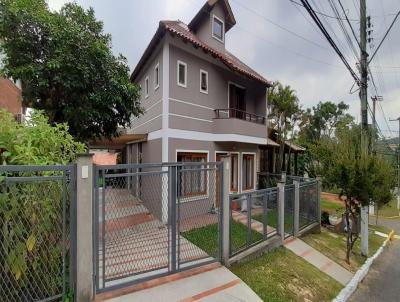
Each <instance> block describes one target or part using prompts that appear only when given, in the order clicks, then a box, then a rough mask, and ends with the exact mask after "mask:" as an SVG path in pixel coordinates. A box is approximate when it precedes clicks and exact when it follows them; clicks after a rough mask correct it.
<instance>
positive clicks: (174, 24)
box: [131, 21, 272, 86]
mask: <svg viewBox="0 0 400 302" xmlns="http://www.w3.org/2000/svg"><path fill="white" fill-rule="evenodd" d="M166 31H168V32H170V33H172V34H174V35H177V36H179V37H181V38H182V39H184V40H186V41H188V42H191V43H192V44H193V45H195V46H198V47H201V48H202V49H204V50H205V51H207V52H209V53H210V54H211V55H213V56H215V57H216V58H218V59H219V60H221V62H222V63H224V64H225V65H226V66H227V67H228V68H230V69H232V70H233V71H236V72H238V73H241V74H242V75H244V76H247V77H249V78H252V79H254V80H257V81H259V82H261V83H263V84H265V85H267V86H271V85H272V83H271V82H269V81H268V80H266V79H265V78H264V77H263V76H261V75H260V74H259V73H257V72H256V71H254V70H253V69H251V68H250V67H249V66H247V65H246V64H245V63H243V62H242V61H240V60H239V59H238V58H237V57H235V56H234V55H233V54H231V53H230V52H228V51H226V50H225V51H224V52H221V51H219V50H216V49H215V48H213V47H211V46H210V45H208V44H206V43H204V42H203V41H201V40H200V39H199V38H198V37H197V36H196V35H195V34H194V33H193V32H192V31H190V30H189V28H188V26H187V25H186V24H184V23H183V22H181V21H161V22H160V25H159V28H158V30H157V32H156V34H155V35H154V37H153V39H152V40H151V42H150V44H149V46H148V47H147V49H146V51H145V53H144V54H143V56H142V58H141V59H140V61H139V63H138V65H137V66H136V68H135V70H134V71H133V73H132V76H131V79H135V78H136V76H137V75H138V74H139V71H140V69H141V68H142V66H143V65H144V64H145V62H146V60H147V58H148V57H149V56H150V54H151V51H152V49H153V47H155V44H156V43H157V42H158V41H159V40H160V39H161V37H162V36H163V34H164V33H165V32H166Z"/></svg>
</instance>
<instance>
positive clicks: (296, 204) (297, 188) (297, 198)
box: [293, 180, 300, 237]
mask: <svg viewBox="0 0 400 302" xmlns="http://www.w3.org/2000/svg"><path fill="white" fill-rule="evenodd" d="M293 184H294V226H293V228H294V232H293V233H294V236H295V237H297V236H298V235H299V228H300V181H298V180H294V181H293Z"/></svg>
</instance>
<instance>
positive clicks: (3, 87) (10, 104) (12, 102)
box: [0, 78, 25, 118]
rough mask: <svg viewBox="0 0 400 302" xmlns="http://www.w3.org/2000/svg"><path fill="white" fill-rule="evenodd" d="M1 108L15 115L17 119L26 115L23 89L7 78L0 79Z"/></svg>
mask: <svg viewBox="0 0 400 302" xmlns="http://www.w3.org/2000/svg"><path fill="white" fill-rule="evenodd" d="M0 108H2V109H5V110H7V111H9V112H11V113H13V114H14V115H16V118H21V116H22V115H23V114H24V113H25V108H24V107H23V105H22V96H21V89H19V88H18V87H17V85H15V84H14V83H13V82H12V81H11V80H9V79H5V78H0Z"/></svg>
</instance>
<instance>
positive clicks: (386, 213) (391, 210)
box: [378, 198, 400, 217]
mask: <svg viewBox="0 0 400 302" xmlns="http://www.w3.org/2000/svg"><path fill="white" fill-rule="evenodd" d="M399 214H400V213H399V210H398V209H397V200H396V198H394V199H392V200H391V201H390V202H389V203H388V204H387V205H386V206H383V207H382V208H381V209H379V211H378V215H379V216H380V217H393V216H399Z"/></svg>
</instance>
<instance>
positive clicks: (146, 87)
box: [144, 77, 149, 98]
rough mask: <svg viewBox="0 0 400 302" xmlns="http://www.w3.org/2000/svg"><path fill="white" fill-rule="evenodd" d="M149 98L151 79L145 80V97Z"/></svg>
mask: <svg viewBox="0 0 400 302" xmlns="http://www.w3.org/2000/svg"><path fill="white" fill-rule="evenodd" d="M148 96H149V77H146V78H145V79H144V97H145V98H147V97H148Z"/></svg>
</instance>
